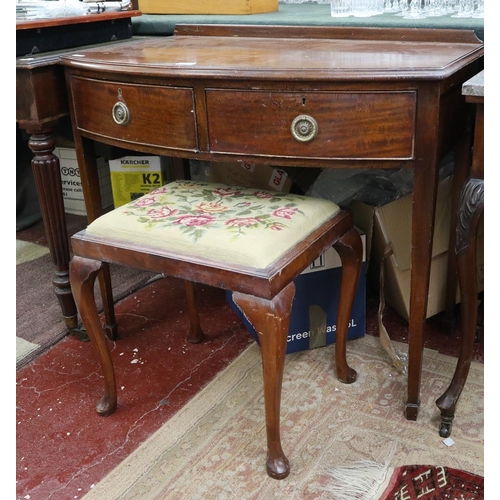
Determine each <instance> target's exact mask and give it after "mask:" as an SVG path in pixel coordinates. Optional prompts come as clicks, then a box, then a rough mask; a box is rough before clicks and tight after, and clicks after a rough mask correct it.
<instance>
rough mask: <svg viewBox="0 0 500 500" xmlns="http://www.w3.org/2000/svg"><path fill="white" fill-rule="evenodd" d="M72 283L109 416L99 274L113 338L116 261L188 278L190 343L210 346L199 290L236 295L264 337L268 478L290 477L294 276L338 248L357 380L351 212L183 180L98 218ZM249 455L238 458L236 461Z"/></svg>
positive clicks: (342, 352) (109, 373)
mask: <svg viewBox="0 0 500 500" xmlns="http://www.w3.org/2000/svg"><path fill="white" fill-rule="evenodd" d="M71 242H72V247H73V253H74V257H73V260H72V262H71V266H70V279H71V287H72V290H73V294H74V296H75V300H76V303H77V306H78V309H79V312H80V315H81V318H82V321H83V324H84V326H85V328H86V330H87V332H88V335H89V337H90V339H91V342H92V343H93V345H94V347H95V348H96V352H97V355H98V358H99V362H100V364H101V368H102V371H103V375H104V389H105V390H104V396H103V397H102V399H101V400H100V401H99V402H98V404H97V411H98V413H99V414H101V415H109V414H111V413H113V412H114V411H115V409H116V406H117V394H116V380H115V373H114V369H113V362H112V358H111V354H110V351H109V349H108V346H107V340H106V336H105V335H104V330H103V328H102V325H101V322H100V319H99V316H98V313H97V308H96V304H95V297H94V282H95V279H96V277H97V276H99V277H100V283H101V291H102V296H103V302H104V309H105V323H106V324H105V329H106V330H107V331H108V336H110V334H111V335H112V336H113V337H114V336H116V331H117V327H116V325H115V320H114V311H113V300H112V289H111V281H110V279H109V263H115V264H121V265H125V266H129V267H135V268H138V269H144V270H149V271H153V272H157V273H163V274H165V275H168V276H174V277H177V278H181V279H183V280H184V282H185V289H186V297H187V302H188V310H189V316H190V331H189V332H188V340H189V341H191V342H201V341H203V333H202V330H201V326H200V324H201V323H200V319H199V318H198V313H197V309H196V304H195V293H194V284H195V283H203V284H206V285H211V286H215V287H219V288H223V289H226V290H231V291H233V300H234V302H235V303H236V304H237V306H238V307H239V308H240V309H241V311H242V312H243V314H244V315H245V317H246V318H247V319H248V320H249V322H250V323H251V324H252V325H253V327H254V328H255V330H256V331H257V333H258V335H259V341H260V346H261V352H262V363H263V378H264V395H265V417H266V428H267V449H268V453H267V462H266V467H267V472H268V474H269V475H270V476H271V477H273V478H276V479H282V478H284V477H286V476H287V475H288V473H289V470H290V468H289V463H288V460H287V458H286V456H285V455H284V453H283V450H282V448H281V441H280V429H279V407H280V395H281V380H282V377H283V367H284V361H285V352H286V339H287V334H288V325H289V319H290V312H291V306H292V301H293V297H294V293H295V286H294V283H293V280H294V279H295V278H296V277H297V276H298V275H299V274H300V273H301V272H302V271H303V270H304V269H305V268H306V267H308V266H309V265H310V264H311V263H312V262H313V261H314V260H315V259H317V258H318V257H319V256H320V255H321V254H322V253H323V252H324V251H326V250H327V249H328V248H329V247H330V246H333V247H334V248H335V249H336V250H337V252H338V253H339V255H340V257H341V261H342V269H343V272H342V283H341V297H340V302H339V306H338V318H337V338H336V348H335V360H336V369H337V376H338V378H339V380H341V381H342V382H345V383H351V382H353V381H354V380H355V379H356V372H355V370H353V369H352V368H350V367H349V366H348V364H347V359H346V339H347V328H348V324H349V318H350V313H351V308H352V304H353V302H354V296H355V292H356V287H357V283H358V278H359V273H360V269H361V260H362V244H361V239H360V237H359V234H358V232H357V231H356V230H355V228H354V227H353V222H352V217H351V214H350V212H347V211H345V210H341V209H340V208H339V207H338V206H337V205H335V204H334V203H332V202H331V201H328V200H323V199H318V198H311V197H307V196H300V195H294V194H287V193H280V192H276V191H263V190H257V189H253V188H244V187H239V186H227V185H224V184H214V183H204V182H195V181H189V180H182V181H175V182H172V183H170V184H167V185H165V186H163V187H161V188H158V189H156V190H154V191H152V192H150V193H149V194H145V195H144V196H142V197H141V198H139V199H137V200H134V201H132V202H130V203H128V204H126V205H123V206H121V207H118V208H116V209H114V210H112V211H111V212H109V213H107V214H105V215H102V216H101V217H98V218H97V219H96V220H94V221H93V222H92V223H91V224H89V226H88V227H87V229H86V230H84V231H81V232H79V233H77V234H75V235H74V236H73V237H72V239H71ZM240 459H241V460H242V459H243V457H235V461H237V460H240Z"/></svg>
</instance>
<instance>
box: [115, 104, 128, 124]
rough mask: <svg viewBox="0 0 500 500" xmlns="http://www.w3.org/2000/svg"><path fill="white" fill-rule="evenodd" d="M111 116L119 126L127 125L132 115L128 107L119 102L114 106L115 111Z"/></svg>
mask: <svg viewBox="0 0 500 500" xmlns="http://www.w3.org/2000/svg"><path fill="white" fill-rule="evenodd" d="M111 114H112V116H113V120H114V121H115V123H117V124H118V125H127V123H128V121H129V120H130V113H129V111H128V108H127V105H126V104H125V103H123V102H121V101H118V102H117V103H116V104H115V105H114V106H113V111H112V113H111Z"/></svg>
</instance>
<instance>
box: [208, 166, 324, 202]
mask: <svg viewBox="0 0 500 500" xmlns="http://www.w3.org/2000/svg"><path fill="white" fill-rule="evenodd" d="M320 172H321V169H319V168H302V167H277V166H272V165H262V164H256V163H245V162H212V163H211V164H210V168H209V175H208V180H209V181H210V182H222V183H224V184H232V185H236V186H244V187H253V188H258V189H272V190H275V191H282V192H284V193H288V192H290V191H291V192H293V193H297V194H304V193H305V192H306V191H307V189H308V188H309V186H310V185H311V184H312V183H313V182H314V180H315V179H316V178H317V177H318V175H319V173H320Z"/></svg>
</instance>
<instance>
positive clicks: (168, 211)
mask: <svg viewBox="0 0 500 500" xmlns="http://www.w3.org/2000/svg"><path fill="white" fill-rule="evenodd" d="M176 213H177V210H176V209H172V208H170V207H165V206H163V207H160V208H153V209H151V210H148V212H147V214H148V215H149V217H151V218H152V219H164V218H165V217H170V216H171V215H175V214H176Z"/></svg>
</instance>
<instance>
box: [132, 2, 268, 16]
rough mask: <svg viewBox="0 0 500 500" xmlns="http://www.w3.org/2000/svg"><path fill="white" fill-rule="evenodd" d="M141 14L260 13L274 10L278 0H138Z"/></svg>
mask: <svg viewBox="0 0 500 500" xmlns="http://www.w3.org/2000/svg"><path fill="white" fill-rule="evenodd" d="M139 10H140V11H142V13H143V14H260V13H263V12H276V11H277V10H278V0H189V1H188V0H139Z"/></svg>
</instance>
